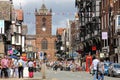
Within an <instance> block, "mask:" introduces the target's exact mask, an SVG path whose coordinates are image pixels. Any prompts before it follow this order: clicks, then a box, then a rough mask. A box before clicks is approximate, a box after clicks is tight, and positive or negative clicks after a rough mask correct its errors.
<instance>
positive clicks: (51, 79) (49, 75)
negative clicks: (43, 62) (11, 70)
mask: <svg viewBox="0 0 120 80" xmlns="http://www.w3.org/2000/svg"><path fill="white" fill-rule="evenodd" d="M0 80H93V76H92V75H91V74H89V73H86V72H84V71H81V72H71V71H57V72H56V71H52V70H47V71H46V79H42V74H41V72H36V73H35V74H34V78H31V79H30V78H23V79H18V78H10V79H0ZM104 80H120V78H116V77H107V76H105V79H104Z"/></svg>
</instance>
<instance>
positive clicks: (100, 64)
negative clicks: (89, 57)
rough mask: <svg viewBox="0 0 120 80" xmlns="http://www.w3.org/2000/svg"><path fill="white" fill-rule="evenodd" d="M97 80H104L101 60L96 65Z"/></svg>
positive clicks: (102, 60)
mask: <svg viewBox="0 0 120 80" xmlns="http://www.w3.org/2000/svg"><path fill="white" fill-rule="evenodd" d="M97 71H98V80H104V59H103V58H101V59H100V62H99V63H98V65H97Z"/></svg>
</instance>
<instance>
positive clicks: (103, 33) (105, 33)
mask: <svg viewBox="0 0 120 80" xmlns="http://www.w3.org/2000/svg"><path fill="white" fill-rule="evenodd" d="M102 39H103V40H104V39H108V33H107V32H102Z"/></svg>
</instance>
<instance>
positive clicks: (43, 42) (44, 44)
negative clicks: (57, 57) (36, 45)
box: [41, 39, 48, 49]
mask: <svg viewBox="0 0 120 80" xmlns="http://www.w3.org/2000/svg"><path fill="white" fill-rule="evenodd" d="M41 45H42V49H48V41H47V40H46V39H43V40H42V42H41Z"/></svg>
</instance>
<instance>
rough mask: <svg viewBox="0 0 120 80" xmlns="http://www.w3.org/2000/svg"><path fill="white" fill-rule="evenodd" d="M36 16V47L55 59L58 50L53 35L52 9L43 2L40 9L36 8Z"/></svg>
mask: <svg viewBox="0 0 120 80" xmlns="http://www.w3.org/2000/svg"><path fill="white" fill-rule="evenodd" d="M35 18H36V47H37V48H38V51H39V52H40V51H43V52H45V53H47V56H48V58H50V59H53V58H54V54H55V51H56V48H55V39H56V36H53V35H52V10H51V9H50V10H48V9H47V8H46V6H45V4H42V6H41V8H40V9H39V10H37V9H36V10H35Z"/></svg>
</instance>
